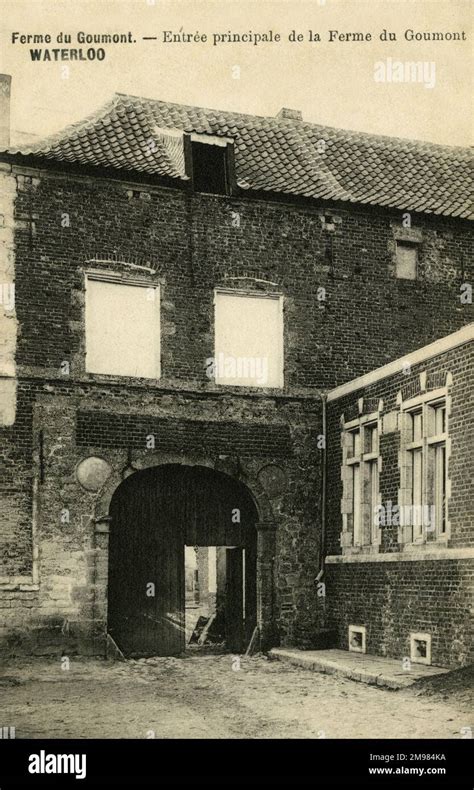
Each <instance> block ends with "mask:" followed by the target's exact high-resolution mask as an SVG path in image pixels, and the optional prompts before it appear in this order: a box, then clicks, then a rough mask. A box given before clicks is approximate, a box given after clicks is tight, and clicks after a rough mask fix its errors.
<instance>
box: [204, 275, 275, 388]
mask: <svg viewBox="0 0 474 790" xmlns="http://www.w3.org/2000/svg"><path fill="white" fill-rule="evenodd" d="M282 307H283V300H282V297H281V296H276V295H273V294H272V295H267V296H260V295H258V296H257V295H256V296H254V295H250V294H239V293H229V292H224V291H216V293H215V356H214V359H213V361H212V362H213V369H214V378H215V381H216V382H217V383H218V384H227V385H231V386H241V387H283V309H282Z"/></svg>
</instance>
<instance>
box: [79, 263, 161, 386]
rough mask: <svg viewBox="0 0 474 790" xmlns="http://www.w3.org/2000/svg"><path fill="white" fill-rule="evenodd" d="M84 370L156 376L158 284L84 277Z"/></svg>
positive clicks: (158, 341)
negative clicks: (151, 284)
mask: <svg viewBox="0 0 474 790" xmlns="http://www.w3.org/2000/svg"><path fill="white" fill-rule="evenodd" d="M86 370H87V371H89V372H91V373H106V374H109V375H115V376H138V377H143V378H159V376H160V292H159V288H158V287H156V286H150V285H146V284H143V285H142V284H137V283H128V282H127V283H124V282H114V281H113V280H112V279H110V280H107V279H105V278H104V279H96V278H95V277H93V276H90V275H89V276H87V278H86Z"/></svg>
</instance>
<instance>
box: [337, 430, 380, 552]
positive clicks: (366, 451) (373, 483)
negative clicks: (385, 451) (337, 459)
mask: <svg viewBox="0 0 474 790" xmlns="http://www.w3.org/2000/svg"><path fill="white" fill-rule="evenodd" d="M346 448H347V449H346V456H345V464H346V467H347V470H348V474H347V475H346V477H345V479H346V485H348V487H349V497H347V492H346V499H349V501H350V506H349V507H348V508H347V511H348V512H347V513H346V519H347V521H346V532H349V533H351V534H352V544H353V545H354V546H366V545H371V544H374V543H376V542H377V534H378V523H377V518H376V516H377V505H378V497H379V480H378V459H379V447H378V425H377V421H370V422H369V421H367V422H362V421H361V422H360V423H359V424H358V425H357V426H355V427H353V428H351V429H349V430H348V431H347V432H346Z"/></svg>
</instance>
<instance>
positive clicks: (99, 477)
mask: <svg viewBox="0 0 474 790" xmlns="http://www.w3.org/2000/svg"><path fill="white" fill-rule="evenodd" d="M111 471H112V469H111V466H110V464H108V463H107V461H104V459H103V458H97V457H95V456H93V455H91V456H90V457H89V458H84V460H83V461H81V462H80V463H79V464H78V465H77V467H76V477H77V479H78V481H79V483H80V484H81V486H82V487H83V488H85V489H86V491H98V490H99V489H100V488H102V486H103V485H104V483H105V481H106V480H107V478H108V477H109V475H110V473H111Z"/></svg>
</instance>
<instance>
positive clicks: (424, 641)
mask: <svg viewBox="0 0 474 790" xmlns="http://www.w3.org/2000/svg"><path fill="white" fill-rule="evenodd" d="M410 658H411V660H412V661H414V662H415V663H416V664H431V634H413V633H412V634H410Z"/></svg>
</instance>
